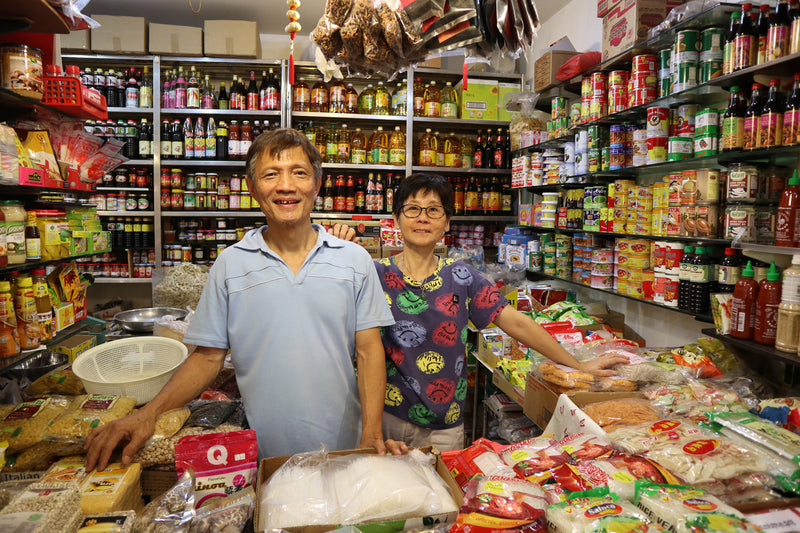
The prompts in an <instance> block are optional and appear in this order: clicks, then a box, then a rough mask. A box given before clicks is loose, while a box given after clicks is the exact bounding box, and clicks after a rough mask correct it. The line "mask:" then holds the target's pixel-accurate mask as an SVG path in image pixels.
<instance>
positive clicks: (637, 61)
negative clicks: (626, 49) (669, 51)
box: [631, 54, 659, 75]
mask: <svg viewBox="0 0 800 533" xmlns="http://www.w3.org/2000/svg"><path fill="white" fill-rule="evenodd" d="M658 64H659V63H658V56H656V55H655V54H642V55H638V56H633V58H632V59H631V75H636V74H638V73H641V72H649V73H653V74H655V73H656V70H657V66H658Z"/></svg>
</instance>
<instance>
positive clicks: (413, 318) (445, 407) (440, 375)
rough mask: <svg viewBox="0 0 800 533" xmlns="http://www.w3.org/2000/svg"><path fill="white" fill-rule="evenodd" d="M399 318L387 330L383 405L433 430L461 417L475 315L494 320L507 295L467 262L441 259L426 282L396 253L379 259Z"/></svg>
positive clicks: (479, 320) (480, 322)
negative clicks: (403, 266)
mask: <svg viewBox="0 0 800 533" xmlns="http://www.w3.org/2000/svg"><path fill="white" fill-rule="evenodd" d="M375 267H376V268H377V270H378V277H379V278H380V280H381V285H382V286H383V291H384V293H385V294H386V300H387V301H388V302H389V306H390V307H391V308H392V314H393V315H394V319H395V323H394V325H393V326H387V327H384V328H381V338H382V340H383V348H384V351H385V352H386V398H385V405H384V410H385V411H386V412H387V413H390V414H393V415H395V416H397V417H398V418H401V419H403V420H407V421H409V422H412V423H413V424H416V425H418V426H422V427H426V428H430V429H444V428H449V427H453V426H457V425H459V424H461V423H462V422H463V413H462V411H463V406H464V399H465V398H466V394H467V365H466V340H467V324H468V322H469V321H470V320H472V323H473V324H475V326H476V327H478V328H485V327H486V326H488V325H489V324H490V323H491V322H492V321H493V320H494V319H495V318H496V317H497V315H498V314H500V311H502V310H503V308H504V307H505V306H506V305H507V304H508V300H506V299H505V297H504V296H503V295H502V294H500V291H498V290H497V288H496V287H495V286H494V284H492V282H491V281H489V280H488V279H486V278H485V277H483V275H481V274H480V273H479V272H478V271H476V270H474V269H473V268H471V267H469V266H468V265H466V264H465V263H462V262H461V261H456V260H454V259H445V258H439V264H438V265H437V267H436V270H435V271H434V273H433V274H432V275H431V276H430V277H428V278H427V279H425V280H424V281H423V282H422V283H419V282H416V281H414V280H413V279H411V278H409V277H407V276H404V275H403V273H402V271H401V270H400V269H399V268H398V267H397V264H396V263H395V259H394V258H387V259H381V260H380V261H376V262H375Z"/></svg>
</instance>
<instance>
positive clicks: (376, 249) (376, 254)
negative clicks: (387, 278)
mask: <svg viewBox="0 0 800 533" xmlns="http://www.w3.org/2000/svg"><path fill="white" fill-rule="evenodd" d="M364 249H365V250H366V251H367V252H369V256H370V257H371V258H373V259H380V258H381V247H380V246H364Z"/></svg>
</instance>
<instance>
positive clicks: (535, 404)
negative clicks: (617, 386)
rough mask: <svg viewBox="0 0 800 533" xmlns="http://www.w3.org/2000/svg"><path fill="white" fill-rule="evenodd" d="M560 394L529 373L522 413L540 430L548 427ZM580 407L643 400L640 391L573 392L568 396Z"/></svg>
mask: <svg viewBox="0 0 800 533" xmlns="http://www.w3.org/2000/svg"><path fill="white" fill-rule="evenodd" d="M559 395H560V393H559V392H557V391H555V390H552V389H551V388H550V387H549V386H548V385H547V383H545V382H544V381H540V380H539V379H537V378H536V376H534V374H533V373H528V377H527V380H526V382H525V399H524V402H523V404H522V412H523V413H525V416H527V417H528V418H530V419H531V420H533V422H534V424H536V425H537V426H539V427H540V428H544V427H546V426H547V423H548V422H549V421H550V418H552V416H553V413H554V412H555V410H556V404H557V403H558V397H559ZM567 396H569V399H570V400H572V401H573V402H574V403H575V405H577V406H578V407H584V406H586V405H589V404H590V403H597V402H605V401H607V400H618V399H620V398H642V397H643V396H642V393H641V392H640V391H633V392H573V393H570V394H567Z"/></svg>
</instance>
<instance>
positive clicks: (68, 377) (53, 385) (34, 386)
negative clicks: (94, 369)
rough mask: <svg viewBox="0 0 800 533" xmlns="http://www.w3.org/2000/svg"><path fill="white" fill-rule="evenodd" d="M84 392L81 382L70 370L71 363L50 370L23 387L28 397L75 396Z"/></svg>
mask: <svg viewBox="0 0 800 533" xmlns="http://www.w3.org/2000/svg"><path fill="white" fill-rule="evenodd" d="M85 392H86V391H85V390H84V388H83V382H82V381H81V379H80V378H79V377H78V376H76V375H75V372H73V371H72V363H70V364H68V365H64V366H62V367H59V368H56V369H55V370H51V371H50V372H48V373H47V374H45V375H44V376H42V377H40V378H38V379H37V380H36V381H34V382H33V383H31V384H30V385H28V387H27V388H26V389H25V394H26V395H27V396H28V397H34V396H39V395H42V394H63V395H67V396H77V395H78V394H85Z"/></svg>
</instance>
